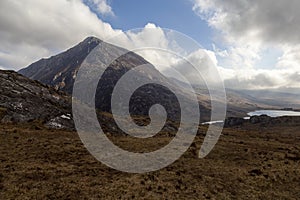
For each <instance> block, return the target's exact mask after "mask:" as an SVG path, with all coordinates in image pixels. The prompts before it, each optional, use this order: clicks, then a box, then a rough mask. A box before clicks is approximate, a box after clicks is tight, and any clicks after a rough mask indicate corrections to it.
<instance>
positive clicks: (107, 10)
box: [88, 0, 115, 16]
mask: <svg viewBox="0 0 300 200" xmlns="http://www.w3.org/2000/svg"><path fill="white" fill-rule="evenodd" d="M88 2H90V3H92V4H93V5H94V6H95V7H96V9H97V11H98V12H99V13H100V14H102V15H111V16H114V15H115V14H114V12H113V10H112V8H111V6H110V5H109V4H108V3H107V0H89V1H88Z"/></svg>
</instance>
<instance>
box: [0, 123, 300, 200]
mask: <svg viewBox="0 0 300 200" xmlns="http://www.w3.org/2000/svg"><path fill="white" fill-rule="evenodd" d="M205 129H206V127H200V131H199V133H200V134H199V136H197V138H196V139H195V143H194V144H193V145H192V146H191V147H190V149H189V151H188V152H186V153H185V154H184V155H183V156H182V157H181V158H180V159H179V160H178V161H176V162H175V163H173V164H172V165H170V166H168V167H166V168H165V169H162V170H160V171H156V172H151V173H147V174H128V173H123V172H119V171H116V170H113V169H110V168H109V167H107V166H105V165H104V164H101V163H100V162H98V161H97V160H95V159H94V158H93V157H92V156H91V155H90V154H89V152H88V151H87V150H86V149H85V148H84V146H83V144H82V142H81V141H80V139H79V137H78V135H77V133H76V132H69V131H58V130H50V129H47V128H44V127H43V126H42V125H40V124H38V123H36V124H35V123H31V124H23V125H12V124H11V125H9V124H0V143H1V144H0V199H22V200H24V199H300V126H282V124H281V125H278V126H276V125H272V126H268V127H262V126H260V125H244V126H242V127H236V128H226V129H224V131H223V135H222V136H221V138H220V141H219V142H218V144H217V146H216V147H215V149H214V150H213V151H212V152H211V154H209V156H208V157H206V158H205V159H199V158H198V157H197V155H198V151H199V149H200V146H201V143H202V141H203V137H204V136H203V133H204V131H205ZM170 139H171V138H169V137H167V136H158V137H155V138H153V139H149V140H147V141H145V142H143V143H141V142H137V141H136V140H133V139H132V138H130V137H126V136H118V137H116V136H111V140H112V141H114V142H115V143H116V144H118V145H119V146H121V147H123V148H125V149H127V150H132V151H141V150H143V149H144V148H145V146H148V145H149V146H151V149H156V148H159V147H161V146H162V145H165V144H166V143H168V141H170Z"/></svg>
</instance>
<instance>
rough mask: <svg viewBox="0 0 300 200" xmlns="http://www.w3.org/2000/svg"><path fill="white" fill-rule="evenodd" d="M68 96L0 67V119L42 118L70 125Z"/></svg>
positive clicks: (60, 125)
mask: <svg viewBox="0 0 300 200" xmlns="http://www.w3.org/2000/svg"><path fill="white" fill-rule="evenodd" d="M70 102H71V101H70V97H69V96H67V95H66V94H64V93H62V92H58V91H56V90H54V89H53V88H50V87H48V86H45V85H43V84H41V83H39V82H37V81H33V80H30V79H28V78H26V77H24V76H22V75H20V74H18V73H16V72H13V71H2V70H0V121H1V122H6V123H7V122H31V121H37V120H38V121H42V122H43V123H44V124H46V125H47V126H49V127H51V128H72V127H73V122H72V119H71V114H70V113H71V103H70Z"/></svg>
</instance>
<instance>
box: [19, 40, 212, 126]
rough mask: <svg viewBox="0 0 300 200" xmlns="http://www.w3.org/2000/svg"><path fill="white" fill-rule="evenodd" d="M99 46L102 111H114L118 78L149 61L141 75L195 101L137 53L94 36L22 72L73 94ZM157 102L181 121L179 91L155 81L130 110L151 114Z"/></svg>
mask: <svg viewBox="0 0 300 200" xmlns="http://www.w3.org/2000/svg"><path fill="white" fill-rule="evenodd" d="M96 47H97V49H96V50H97V51H98V52H97V55H99V56H98V57H97V58H95V59H96V60H97V67H98V69H100V70H103V72H104V73H103V76H102V78H101V79H100V81H99V83H98V87H97V92H96V102H95V103H96V107H97V108H98V109H99V110H101V111H105V112H111V94H112V92H113V89H114V87H115V85H116V84H117V82H118V80H119V79H120V78H121V77H122V76H123V75H124V74H125V73H126V72H128V71H130V70H131V69H133V68H135V67H137V66H140V65H145V64H147V65H148V66H147V69H146V70H145V71H139V72H138V73H137V75H136V77H137V78H139V79H145V80H152V81H155V82H156V81H158V82H159V81H161V82H164V83H166V84H167V85H169V86H170V87H171V88H172V89H173V90H176V91H179V94H180V95H182V96H184V97H185V99H186V101H187V102H189V101H191V100H190V99H189V95H187V93H186V92H185V91H183V90H181V89H179V88H178V87H177V86H175V85H174V84H173V83H172V82H170V80H169V79H167V78H166V77H164V76H163V75H162V74H161V73H160V72H159V71H158V70H156V69H155V67H154V66H153V65H151V64H150V63H149V62H147V61H146V60H145V59H144V58H142V57H141V56H139V55H137V54H135V53H133V52H128V51H127V50H125V49H122V48H120V47H117V46H114V45H111V44H108V43H105V42H103V41H101V40H99V39H97V38H94V37H90V38H87V39H86V40H84V41H83V42H81V43H80V44H78V45H77V46H75V47H73V48H71V49H70V50H68V51H66V52H64V53H62V54H59V55H56V56H53V57H51V58H49V59H42V60H40V61H38V62H36V63H33V64H32V65H30V66H29V67H27V68H25V69H22V70H20V71H19V72H20V73H21V74H23V75H25V76H27V77H29V78H31V79H34V80H38V81H41V82H42V83H44V84H47V85H50V86H53V87H55V88H56V89H59V90H62V91H64V92H67V93H69V94H72V91H73V85H74V82H75V79H76V77H77V72H78V70H79V67H80V66H81V64H82V63H83V61H84V60H85V58H86V57H87V56H88V55H89V53H90V52H91V51H92V50H94V49H95V48H96ZM123 53H124V54H123ZM120 54H122V55H123V56H121V57H119V58H118V59H116V60H115V61H114V62H113V63H112V64H111V65H110V66H109V67H108V68H107V69H106V70H105V68H104V66H105V64H104V63H106V62H105V61H106V60H108V59H109V58H112V57H115V55H120ZM104 70H105V71H104ZM88 74H89V75H92V74H93V72H88ZM89 78H90V77H89ZM97 78H98V77H92V78H90V79H91V81H95V80H97ZM122 87H123V90H124V91H126V90H128V87H130V86H129V85H124V86H122ZM85 89H86V88H83V90H85ZM153 104H161V105H164V106H165V108H166V111H167V114H168V118H169V119H171V120H178V119H179V118H180V108H179V104H178V100H177V98H176V96H175V94H174V93H173V92H171V90H169V89H168V88H165V87H163V86H160V85H153V84H149V85H147V86H145V87H142V88H139V89H138V90H137V92H135V94H134V95H133V96H132V97H131V102H130V113H131V114H132V115H148V112H149V108H150V107H151V106H152V105H153ZM199 106H200V109H201V113H205V114H206V113H209V109H208V108H207V107H205V106H202V105H199ZM201 117H202V118H203V119H202V121H205V120H206V121H207V120H208V119H209V117H210V116H209V115H201Z"/></svg>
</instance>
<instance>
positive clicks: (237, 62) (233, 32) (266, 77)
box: [193, 0, 300, 88]
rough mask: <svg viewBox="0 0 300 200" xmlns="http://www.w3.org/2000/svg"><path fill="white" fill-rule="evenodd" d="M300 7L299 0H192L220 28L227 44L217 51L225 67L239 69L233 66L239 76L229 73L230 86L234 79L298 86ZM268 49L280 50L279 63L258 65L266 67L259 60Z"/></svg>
mask: <svg viewBox="0 0 300 200" xmlns="http://www.w3.org/2000/svg"><path fill="white" fill-rule="evenodd" d="M299 7H300V1H297V0H289V1H285V0H277V1H273V0H264V1H260V0H227V1H222V0H194V7H193V10H194V11H195V12H196V13H197V14H198V15H199V16H200V17H201V18H202V19H204V20H206V21H207V23H208V24H209V26H211V27H212V28H213V29H215V30H216V31H217V32H218V33H219V35H218V37H219V39H220V40H221V41H222V42H223V44H225V46H226V48H225V50H221V51H220V50H218V51H216V54H218V53H219V52H221V53H222V54H223V55H222V57H223V59H224V62H222V63H221V65H222V66H223V67H225V69H223V70H222V71H223V72H225V71H226V69H235V70H234V71H231V72H232V73H233V74H236V75H235V77H225V79H227V78H230V79H229V80H227V84H228V86H229V87H234V82H236V83H241V87H249V86H251V85H252V87H255V84H254V83H256V84H258V87H263V88H264V87H265V88H269V87H278V86H279V85H280V86H282V85H284V86H286V87H299V86H300V84H299V82H297V79H299V77H297V74H299V71H300V67H299V64H300V53H299V52H300V51H299V49H300V45H299V44H300V34H299V31H300V26H299V25H300V12H299V11H298V10H299ZM266 51H269V52H270V51H271V52H272V51H274V52H275V51H280V52H282V56H279V57H273V58H272V59H274V60H275V64H274V66H267V68H268V70H259V69H260V68H261V67H265V66H259V65H260V64H259V63H260V62H261V61H262V60H263V59H264V58H265V57H266ZM274 54H275V53H274ZM242 70H243V71H244V74H247V76H246V77H245V76H242V74H243V73H241V71H242ZM228 72H229V71H227V72H226V73H227V74H228ZM295 78H296V79H295ZM251 82H252V83H251ZM236 85H237V84H236ZM239 85H240V84H239ZM236 87H237V86H236Z"/></svg>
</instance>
